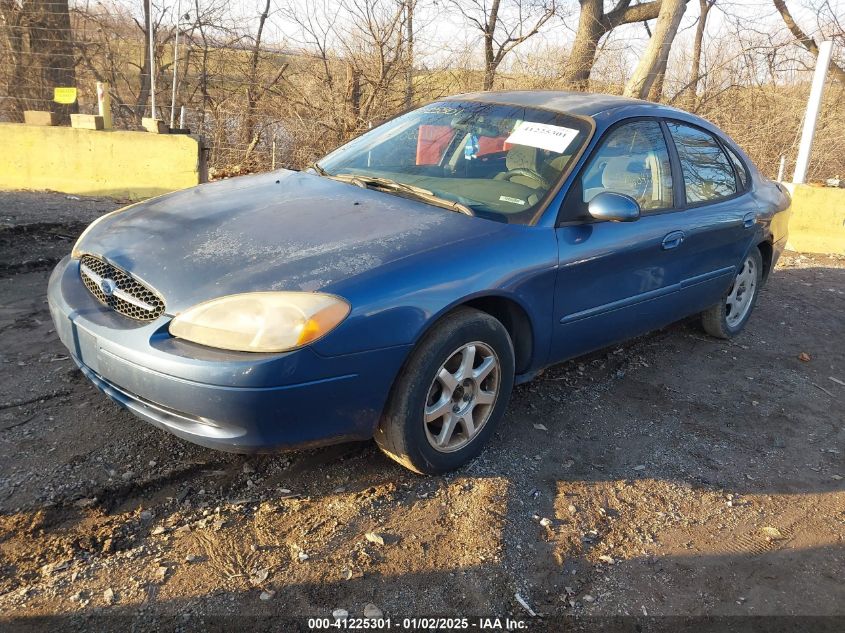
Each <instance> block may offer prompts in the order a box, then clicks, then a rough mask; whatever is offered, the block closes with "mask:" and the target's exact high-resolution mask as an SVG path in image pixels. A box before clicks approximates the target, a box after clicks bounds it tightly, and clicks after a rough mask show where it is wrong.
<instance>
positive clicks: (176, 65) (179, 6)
mask: <svg viewBox="0 0 845 633" xmlns="http://www.w3.org/2000/svg"><path fill="white" fill-rule="evenodd" d="M181 20H182V0H178V2H177V3H176V39H174V41H173V94H172V95H171V96H170V127H173V123H174V120H175V119H176V73H177V71H178V70H179V23H180V22H181Z"/></svg>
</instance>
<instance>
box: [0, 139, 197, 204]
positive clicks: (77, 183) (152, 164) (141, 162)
mask: <svg viewBox="0 0 845 633" xmlns="http://www.w3.org/2000/svg"><path fill="white" fill-rule="evenodd" d="M201 159H202V150H201V146H200V141H199V139H198V138H197V137H194V136H188V135H184V134H172V135H169V134H150V133H148V132H128V131H119V130H108V131H103V130H101V131H94V130H82V129H74V128H70V127H39V126H31V125H22V124H17V123H3V124H0V189H31V190H44V189H50V190H53V191H61V192H64V193H72V194H79V195H86V196H112V197H117V198H129V199H132V200H137V199H140V198H148V197H150V196H156V195H159V194H162V193H167V192H168V191H174V190H176V189H184V188H185V187H191V186H193V185H196V184H199V183H200V182H201V181H202V180H203V179H204V178H203V172H204V169H203V168H202V164H201V163H202V160H201Z"/></svg>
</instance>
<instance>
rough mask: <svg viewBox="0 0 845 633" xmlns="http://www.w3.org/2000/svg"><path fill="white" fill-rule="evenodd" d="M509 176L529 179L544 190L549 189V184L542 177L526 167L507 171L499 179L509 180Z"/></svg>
mask: <svg viewBox="0 0 845 633" xmlns="http://www.w3.org/2000/svg"><path fill="white" fill-rule="evenodd" d="M511 176H522V177H524V178H530V179H531V180H535V181H537V183H538V184H539V185H540V186H541V187H543V188H544V189H551V184H550V183H549V181H548V180H546V179H545V178H544V177H543V176H542V175H540V174H538V173H537V172H536V171H534V170H533V169H528V168H527V167H516V168H515V169H509V170H507V171H506V172H505V173H504V174H502V175H501V176H499V179H501V180H510V179H511Z"/></svg>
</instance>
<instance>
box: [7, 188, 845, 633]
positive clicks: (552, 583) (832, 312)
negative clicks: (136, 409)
mask: <svg viewBox="0 0 845 633" xmlns="http://www.w3.org/2000/svg"><path fill="white" fill-rule="evenodd" d="M115 206H117V205H116V203H115V202H114V201H111V200H106V199H100V200H98V199H81V200H80V199H73V198H71V197H67V196H65V195H61V194H34V193H27V194H24V193H2V194H0V340H2V348H0V362H2V365H0V372H1V373H0V628H4V626H5V627H8V628H7V630H10V629H13V628H14V629H26V628H29V629H33V630H34V629H38V628H40V627H42V626H46V624H45V623H47V622H49V624H50V628H51V629H52V630H60V629H61V630H76V629H80V630H81V629H87V628H98V629H105V628H107V627H108V625H109V623H117V622H120V625H119V628H121V629H122V630H132V631H146V630H150V631H152V630H194V629H204V628H205V629H207V628H210V627H213V626H215V625H216V624H217V623H220V622H223V623H227V622H228V623H229V624H230V625H231V626H233V627H234V626H236V624H237V626H241V625H242V624H243V622H250V623H251V625H250V626H255V627H260V626H262V625H263V624H262V623H266V622H269V620H266V619H263V616H268V615H275V616H282V617H286V618H299V619H298V620H291V621H290V622H289V623H288V624H286V625H278V622H279V621H276V622H277V624H276V625H274V628H273V629H272V630H278V631H283V630H295V629H297V628H299V629H302V630H304V629H305V628H306V624H305V620H303V619H302V618H304V617H306V616H318V617H329V618H330V617H331V614H332V612H333V611H334V610H336V609H345V610H347V611H348V612H349V614H350V617H361V616H362V615H363V614H364V609H365V606H366V605H368V604H372V605H375V607H376V608H377V609H379V610H381V611H382V612H383V614H384V616H385V617H391V618H394V622H395V621H396V620H397V619H400V618H403V617H409V616H417V617H419V616H433V615H441V616H452V617H463V616H466V617H475V616H501V617H505V616H509V617H511V618H513V619H517V620H519V621H522V622H524V623H526V625H527V626H528V627H529V628H528V630H539V629H540V628H542V627H547V628H549V627H550V628H555V627H557V626H563V623H566V624H567V625H570V626H573V627H576V628H577V627H578V626H583V627H587V626H588V625H589V624H590V623H592V624H596V623H602V622H603V623H607V622H610V621H612V620H610V619H606V620H605V619H603V618H608V617H609V616H632V617H634V616H636V617H637V618H639V620H638V622H639V624H638V625H637V626H640V628H639V629H631V630H651V629H650V628H649V626H650V625H654V624H655V623H656V622H658V621H662V622H663V623H664V624H665V623H667V622H674V624H672V625H671V626H669V628H670V629H672V630H681V629H682V626H681V623H684V622H688V620H685V619H683V618H681V619H674V620H673V619H671V618H668V619H667V618H664V619H662V620H661V619H660V618H654V616H684V618H686V617H689V616H713V617H716V618H723V619H721V620H718V621H720V622H722V624H721V625H720V626H719V629H718V630H729V629H730V626H733V625H736V624H737V623H742V622H748V621H752V620H753V619H745V618H738V617H735V616H749V615H752V616H753V615H756V616H840V618H839V619H836V618H831V619H821V620H813V621H812V622H813V623H814V626H817V627H824V626H828V627H832V628H825V629H824V630H831V631H834V630H835V631H842V630H845V542H843V539H845V479H843V477H845V258H841V257H840V258H834V257H823V256H801V255H797V254H795V253H787V254H786V255H785V256H784V257H783V258H782V260H781V264H780V265H779V267H778V269H777V270H776V271H775V273H774V274H773V276H772V278H771V279H770V282H769V284H768V285H767V286H766V287H765V289H764V290H763V292H762V294H761V297H760V301H759V304H758V306H757V308H756V311H755V313H754V316H753V317H752V319H751V321H750V323H749V326H748V328H747V330H746V332H745V333H744V334H742V335H741V336H740V337H738V338H737V339H736V340H734V341H731V342H725V341H720V340H715V339H711V338H708V337H707V336H706V335H705V334H703V332H702V331H701V330H700V328H699V327H698V324H697V323H696V322H695V321H694V320H691V321H689V322H687V323H681V324H676V325H674V326H671V327H669V328H666V329H665V330H662V331H659V332H655V333H653V334H650V335H648V336H645V337H642V338H639V339H637V340H635V341H631V342H629V343H626V344H624V345H621V346H617V347H614V348H611V349H608V350H605V351H603V352H600V353H597V354H594V355H592V356H589V357H586V358H580V359H577V360H575V361H572V362H568V363H564V364H562V365H558V366H555V367H552V368H550V369H549V370H547V371H546V372H545V373H544V374H542V375H541V376H540V377H538V378H537V379H536V380H534V381H533V382H531V383H529V384H527V385H523V386H521V387H518V388H517V389H516V391H515V393H514V395H513V398H512V401H511V405H510V407H509V410H508V412H507V414H506V416H505V418H504V421H503V423H502V425H501V426H500V427H499V429H498V432H497V434H496V436H495V437H494V439H493V441H492V444H491V446H490V447H489V449H488V450H487V451H485V452H484V454H483V455H482V456H481V457H480V458H479V459H477V460H476V461H475V462H473V463H472V464H470V465H469V466H468V467H466V468H464V469H462V470H461V471H459V472H456V473H454V474H451V475H449V476H445V477H419V476H416V475H413V474H411V473H409V472H406V471H405V470H403V469H402V468H400V467H399V466H397V465H395V464H394V463H392V462H391V461H389V460H388V459H387V458H385V457H383V456H382V455H381V454H380V452H379V451H378V450H377V448H376V447H375V446H374V444H372V443H360V444H351V445H342V446H337V447H332V448H327V449H321V450H312V451H306V452H297V453H289V454H283V455H276V456H259V457H243V456H237V455H230V454H225V453H219V452H214V451H211V450H207V449H204V448H200V447H197V446H193V445H191V444H187V443H185V442H183V441H181V440H179V439H177V438H176V437H173V436H171V435H169V434H167V433H165V432H163V431H160V430H157V429H155V428H153V427H151V426H149V425H147V424H146V423H144V422H142V421H140V420H138V419H136V418H134V417H133V416H132V415H130V414H129V413H127V412H125V411H123V410H122V409H120V408H119V407H118V406H117V405H115V404H112V403H111V402H110V401H108V400H107V399H106V398H105V396H103V395H101V394H100V393H99V392H98V391H97V390H96V389H95V388H94V387H93V386H92V385H90V384H89V383H88V381H87V380H85V379H84V378H83V376H82V375H81V373H80V372H79V371H78V370H77V369H76V368H75V366H74V365H73V363H72V361H71V360H69V359H68V356H67V353H66V350H65V349H64V348H63V347H62V346H61V344H60V343H59V341H58V338H57V337H56V336H55V334H54V332H53V326H52V323H51V322H50V317H49V313H48V309H47V304H46V299H45V289H46V284H47V278H48V276H49V273H50V270H51V268H52V267H53V265H54V264H55V263H56V262H57V261H58V260H59V259H60V258H61V257H62V256H64V255H65V254H66V253H67V252H69V251H70V248H71V246H72V244H73V240H74V238H75V236H76V235H78V233H79V232H80V231H81V230H82V229H83V228H84V226H85V225H86V224H87V223H88V222H90V221H91V220H93V219H94V218H95V217H97V216H98V215H99V214H101V213H102V212H105V211H109V210H111V209H113V208H115ZM804 355H808V356H804ZM802 358H803V359H808V360H802ZM368 534H369V538H368V536H367V535H368ZM517 596H518V597H517ZM523 602H524V604H522V603H523ZM372 608H373V607H370V609H372ZM528 609H530V610H531V611H532V612H533V613H535V614H536V617H533V616H531V614H530V613H529V610H528ZM368 613H372V611H368ZM41 616H60V617H58V618H56V619H53V620H40V619H38V618H39V617H41ZM246 616H254V617H253V619H251V620H244V619H242V618H244V617H246ZM564 617H565V619H562V618H564ZM110 618H111V619H110ZM227 618H228V619H227ZM631 621H633V620H631ZM754 621H756V620H754ZM617 622H623V623H624V622H628V620H624V619H623V620H619V621H617ZM693 622H694V623H697V624H696V627H695V628H694V629H691V630H702V628H701V624H702V623H703V622H704V620H701V619H698V620H693ZM769 622H770V623H771V624H774V623H775V622H779V623H784V622H785V623H787V624H788V623H790V622H791V623H792V624H794V625H795V626H796V627H798V629H795V630H799V629H800V630H810V628H812V627H810V626H809V622H811V621H810V620H803V619H801V618H798V619H793V620H781V619H778V620H770V621H769ZM4 623H5V624H4ZM729 625H730V626H729ZM115 626H116V627H117V626H118V625H117V624H115ZM784 626H786V624H785V625H784ZM268 630H269V629H268ZM759 630H787V629H785V628H784V629H776V628H775V627H774V626H768V627H767V628H763V629H759ZM789 630H793V629H789ZM819 630H821V629H819Z"/></svg>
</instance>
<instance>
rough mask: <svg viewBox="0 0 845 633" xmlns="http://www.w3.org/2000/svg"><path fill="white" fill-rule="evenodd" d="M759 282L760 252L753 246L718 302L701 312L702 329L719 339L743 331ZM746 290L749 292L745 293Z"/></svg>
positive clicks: (760, 274)
mask: <svg viewBox="0 0 845 633" xmlns="http://www.w3.org/2000/svg"><path fill="white" fill-rule="evenodd" d="M749 267H750V268H749ZM762 286H763V256H762V255H761V254H760V249H758V248H756V247H755V248H753V249H751V251H750V252H749V253H748V255H747V256H746V258H745V260H744V261H743V262H742V266H741V267H740V269H739V272H738V273H737V276H736V278H735V279H734V281H733V283H732V284H731V285H730V287H729V288H728V289H727V290H726V291H725V294H723V295H722V298H721V299H719V302H718V303H717V304H715V305H713V306H711V307H709V308H707V310H705V311H704V312H702V313H701V324H702V326H703V327H704V331H705V332H707V333H708V334H709V335H710V336H715V337H716V338H722V339H729V338H733V337H734V336H736V335H737V334H739V333H740V332H742V330H743V328H744V327H745V324H746V323H748V319H749V317H750V316H751V313H752V312H753V311H754V306H755V305H756V304H757V297H758V296H759V294H760V288H761V287H762ZM749 292H750V293H751V294H750V295H748V294H747V293H749ZM737 293H738V294H737Z"/></svg>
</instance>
